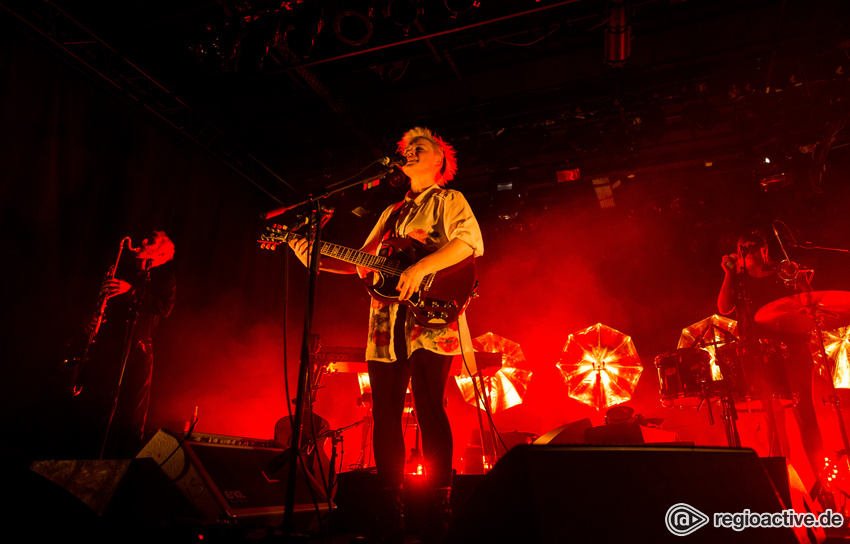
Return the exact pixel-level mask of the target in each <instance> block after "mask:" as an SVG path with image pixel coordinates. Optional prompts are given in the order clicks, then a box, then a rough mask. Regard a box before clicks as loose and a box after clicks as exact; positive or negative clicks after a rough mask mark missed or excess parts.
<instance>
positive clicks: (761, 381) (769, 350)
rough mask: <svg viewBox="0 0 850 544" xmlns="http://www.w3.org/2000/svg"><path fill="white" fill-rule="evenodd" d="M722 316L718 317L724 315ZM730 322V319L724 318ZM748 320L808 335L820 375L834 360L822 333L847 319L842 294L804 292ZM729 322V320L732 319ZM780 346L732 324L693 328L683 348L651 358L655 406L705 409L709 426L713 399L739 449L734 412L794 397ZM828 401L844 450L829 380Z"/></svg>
mask: <svg viewBox="0 0 850 544" xmlns="http://www.w3.org/2000/svg"><path fill="white" fill-rule="evenodd" d="M724 319H725V318H724ZM727 321H731V320H727ZM755 322H756V323H757V324H758V325H760V326H761V327H762V329H766V330H769V331H773V332H775V333H779V334H789V333H790V334H804V333H814V336H815V337H816V338H815V339H816V341H817V342H818V345H819V349H820V351H821V355H822V357H823V360H824V361H825V362H826V364H827V370H828V375H829V376H833V375H834V365H833V363H832V362H831V361H830V360H829V358H828V357H827V355H826V350H825V347H824V343H823V332H824V331H825V330H830V329H835V328H838V327H843V326H846V325H848V324H850V292H847V291H804V292H802V293H799V294H795V295H791V296H786V297H783V298H780V299H778V300H775V301H773V302H770V303H768V304H767V305H765V306H763V307H762V308H760V309H759V310H758V311H757V312H756V313H755ZM733 323H734V322H733ZM787 362H788V351H787V349H786V346H785V344H784V343H783V342H781V341H778V340H776V339H771V338H763V339H758V340H748V341H747V340H742V339H740V338H738V337H737V336H736V335H735V334H734V333H733V332H732V327H728V326H726V327H723V326H720V325H718V324H717V323H715V322H711V323H708V325H707V326H706V327H705V328H704V329H703V330H701V331H698V332H697V334H696V335H695V337H694V339H693V341H692V342H691V343H690V345H689V346H685V347H680V348H679V349H677V350H675V351H672V352H668V353H663V354H661V355H659V356H657V357H656V358H655V366H656V369H657V371H658V380H659V385H660V394H661V404H662V405H663V406H664V407H667V408H700V407H701V406H702V405H705V406H707V407H708V416H709V422H710V423H711V424H714V416H713V414H712V408H711V407H712V405H713V404H719V406H720V410H721V415H722V419H723V423H724V427H725V430H726V438H727V442H728V445H729V447H740V446H741V442H740V437H739V436H738V430H737V424H736V421H737V412H738V411H739V410H746V411H764V412H765V413H766V414H767V416H768V417H769V418H772V415H773V412H772V410H766V409H765V408H766V406H765V404H766V403H771V404H772V406H773V408H774V409H784V408H791V407H793V406H795V405H796V403H797V394H796V393H795V392H794V390H793V387H792V385H793V384H791V383H790V382H789V379H788V374H787V372H786V363H787ZM830 387H831V396H830V398H829V403H830V404H832V405H833V406H834V407H835V410H836V412H837V415H838V423H839V427H840V432H841V437H842V439H843V446H844V451H845V452H847V451H850V444H848V438H847V432H846V429H845V426H844V421H843V418H842V414H841V406H840V400H839V397H838V395H837V393H836V391H835V384H834V383H832V380H830Z"/></svg>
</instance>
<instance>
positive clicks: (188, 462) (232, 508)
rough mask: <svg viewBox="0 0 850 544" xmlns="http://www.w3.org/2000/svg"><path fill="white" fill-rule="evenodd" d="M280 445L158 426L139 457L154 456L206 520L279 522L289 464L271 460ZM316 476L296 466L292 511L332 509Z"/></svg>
mask: <svg viewBox="0 0 850 544" xmlns="http://www.w3.org/2000/svg"><path fill="white" fill-rule="evenodd" d="M281 453H283V450H282V449H281V448H279V447H278V445H277V443H276V442H273V441H270V440H257V439H250V438H239V437H233V436H222V435H211V434H200V433H194V434H191V435H188V436H186V435H183V434H182V433H180V434H178V433H173V432H170V431H166V430H160V431H159V432H158V433H157V434H156V435H155V436H154V437H153V438H152V439H151V440H150V442H148V443H147V444H146V445H145V447H144V448H142V451H141V452H140V453H139V454H138V456H137V458H151V459H153V460H154V461H155V462H156V463H157V464H158V465H159V466H160V467H161V469H162V471H163V472H164V473H165V474H166V476H167V477H168V478H169V479H170V480H171V481H172V482H173V483H174V484H175V485H176V486H177V487H178V488H179V489H180V491H182V493H183V494H184V495H185V496H186V497H187V498H188V499H189V501H191V503H192V504H193V506H194V507H195V509H196V510H197V511H198V513H199V514H200V516H201V518H202V520H201V521H204V522H217V521H225V520H233V519H240V520H246V521H247V520H254V521H260V520H261V521H262V522H279V521H281V520H282V519H283V514H284V511H285V505H286V489H287V476H288V474H289V468H288V464H284V465H283V467H281V468H279V469H278V470H276V471H274V472H272V471H271V470H270V469H269V464H270V463H271V462H272V461H273V460H276V459H278V456H279V455H280V454H281ZM332 507H333V506H332V504H329V501H328V499H327V495H326V493H325V492H324V490H323V487H322V485H320V484H319V483H318V481H317V479H316V478H315V477H314V476H313V475H312V474H311V473H309V472H305V471H304V470H303V469H302V467H300V466H299V467H298V472H297V479H296V487H295V505H294V510H293V513H294V514H301V515H303V514H311V513H314V512H315V513H321V512H326V511H327V510H328V509H329V508H332Z"/></svg>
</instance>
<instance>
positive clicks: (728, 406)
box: [697, 380, 741, 448]
mask: <svg viewBox="0 0 850 544" xmlns="http://www.w3.org/2000/svg"><path fill="white" fill-rule="evenodd" d="M711 398H712V391H710V390H709V387H708V385H706V383H705V382H703V386H702V395H701V400H700V402H701V403H702V401H705V405H706V409H707V410H708V424H709V425H714V413H713V412H712V410H711ZM717 398H718V400H719V401H720V417H721V419H723V428H724V430H725V431H726V444H728V446H729V447H730V448H740V447H741V436H740V435H739V434H738V423H737V421H738V410H737V409H736V408H735V401H734V400H733V399H732V396H731V395H730V394H729V390H728V387H727V386H726V384H725V380H724V384H723V391H722V394H721V395H720V396H719V397H717ZM697 410H699V406H697Z"/></svg>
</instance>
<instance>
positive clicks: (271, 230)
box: [257, 225, 303, 251]
mask: <svg viewBox="0 0 850 544" xmlns="http://www.w3.org/2000/svg"><path fill="white" fill-rule="evenodd" d="M298 238H303V237H302V236H300V235H298V234H295V233H294V232H290V231H289V230H287V228H286V227H285V226H284V225H272V226H270V227H266V232H265V233H264V234H260V239H259V240H257V243H259V244H260V247H261V248H263V249H269V250H272V251H274V250H275V249H277V246H279V245H280V244H286V243H288V242H289V241H290V240H297V239H298Z"/></svg>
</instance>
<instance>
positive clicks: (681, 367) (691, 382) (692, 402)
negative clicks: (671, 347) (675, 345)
mask: <svg viewBox="0 0 850 544" xmlns="http://www.w3.org/2000/svg"><path fill="white" fill-rule="evenodd" d="M709 361H711V355H710V354H709V353H708V352H707V351H705V350H702V349H697V348H680V349H677V350H676V351H671V352H669V353H663V354H661V355H659V356H658V357H656V358H655V367H656V369H657V370H658V383H659V385H660V388H661V405H662V406H664V407H665V408H673V407H696V406H698V405H699V403H700V400H701V399H700V396H701V393H702V389H703V384H704V383H705V382H706V381H707V380H710V379H711V369H710V368H709Z"/></svg>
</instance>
